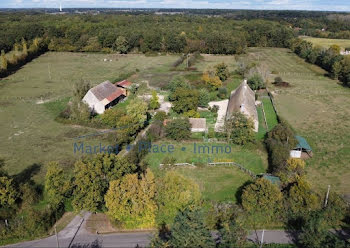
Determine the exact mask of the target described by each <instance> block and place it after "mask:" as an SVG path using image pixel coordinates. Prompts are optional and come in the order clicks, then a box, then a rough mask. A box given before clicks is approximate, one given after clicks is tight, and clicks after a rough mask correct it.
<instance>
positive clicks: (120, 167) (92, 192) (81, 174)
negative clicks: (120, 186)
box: [72, 154, 137, 211]
mask: <svg viewBox="0 0 350 248" xmlns="http://www.w3.org/2000/svg"><path fill="white" fill-rule="evenodd" d="M136 171H137V167H136V166H135V165H134V164H130V163H129V162H128V161H127V160H126V158H121V157H118V156H117V155H115V154H98V155H96V156H94V157H91V158H87V159H85V160H80V161H77V162H76V163H75V165H74V191H73V201H72V205H73V207H74V209H75V210H82V209H85V210H89V211H97V210H98V209H100V208H101V207H102V206H103V204H104V199H103V197H104V195H105V193H106V191H107V189H108V184H109V182H110V181H112V180H118V179H120V178H122V177H123V176H125V175H127V174H130V173H134V172H136Z"/></svg>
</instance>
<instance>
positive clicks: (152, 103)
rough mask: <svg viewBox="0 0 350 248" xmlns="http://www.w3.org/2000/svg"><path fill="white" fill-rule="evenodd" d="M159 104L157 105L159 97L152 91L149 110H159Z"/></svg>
mask: <svg viewBox="0 0 350 248" xmlns="http://www.w3.org/2000/svg"><path fill="white" fill-rule="evenodd" d="M159 106H160V104H159V97H158V95H157V91H155V90H153V91H152V98H151V101H150V103H149V108H150V109H157V108H159Z"/></svg>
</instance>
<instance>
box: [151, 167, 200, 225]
mask: <svg viewBox="0 0 350 248" xmlns="http://www.w3.org/2000/svg"><path fill="white" fill-rule="evenodd" d="M156 200H157V205H158V213H157V223H159V224H161V223H166V224H172V222H173V221H174V218H175V216H176V214H177V211H178V210H184V209H185V207H187V206H188V205H192V204H194V205H196V204H198V203H199V200H200V191H199V187H198V185H197V184H196V183H195V182H193V181H192V180H190V179H188V178H186V177H184V176H182V175H180V174H178V173H176V172H175V171H169V172H167V173H166V174H165V176H164V177H162V178H161V179H160V180H159V182H158V183H157V196H156Z"/></svg>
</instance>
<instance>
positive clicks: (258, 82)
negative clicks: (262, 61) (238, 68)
mask: <svg viewBox="0 0 350 248" xmlns="http://www.w3.org/2000/svg"><path fill="white" fill-rule="evenodd" d="M248 85H249V87H250V88H251V89H252V90H259V89H264V88H265V83H264V80H263V78H262V77H261V76H260V75H259V74H254V75H253V76H251V77H250V78H249V79H248Z"/></svg>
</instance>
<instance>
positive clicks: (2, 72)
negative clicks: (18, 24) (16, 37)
mask: <svg viewBox="0 0 350 248" xmlns="http://www.w3.org/2000/svg"><path fill="white" fill-rule="evenodd" d="M29 44H30V45H29V47H28V42H27V41H26V40H25V39H23V38H22V40H21V42H20V43H15V44H14V45H13V49H12V50H11V51H9V52H8V53H5V50H1V57H0V77H4V76H6V75H8V74H9V73H10V72H11V71H15V70H17V69H18V68H19V67H21V66H22V65H24V64H25V63H27V62H29V61H31V60H32V59H34V58H36V57H37V56H39V55H41V54H42V53H44V52H45V51H46V50H47V45H46V41H44V40H43V39H42V38H35V39H34V40H32V41H31V42H30V43H29Z"/></svg>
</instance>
